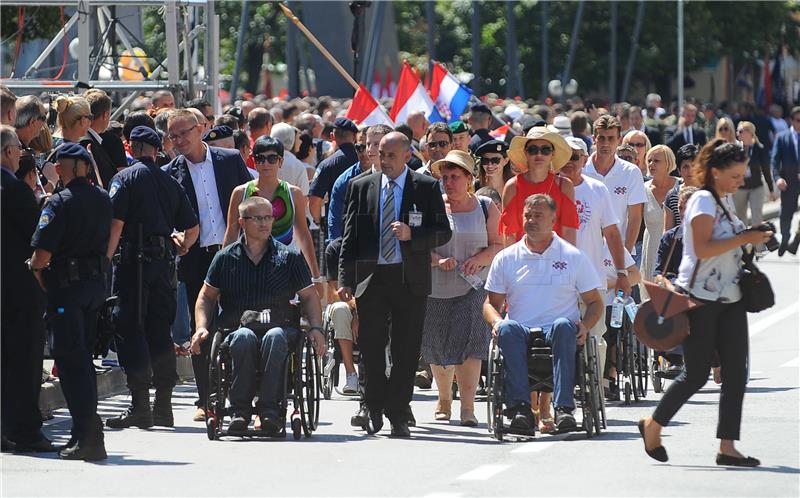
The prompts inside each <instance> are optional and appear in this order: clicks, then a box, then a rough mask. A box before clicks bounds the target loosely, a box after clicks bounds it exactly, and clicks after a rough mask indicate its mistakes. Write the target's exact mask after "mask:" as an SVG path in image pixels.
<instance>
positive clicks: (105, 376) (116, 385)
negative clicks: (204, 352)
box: [39, 356, 194, 413]
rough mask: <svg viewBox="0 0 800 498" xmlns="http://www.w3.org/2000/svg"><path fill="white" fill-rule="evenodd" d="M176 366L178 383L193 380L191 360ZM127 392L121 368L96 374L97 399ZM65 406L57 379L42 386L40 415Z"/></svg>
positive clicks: (184, 360)
mask: <svg viewBox="0 0 800 498" xmlns="http://www.w3.org/2000/svg"><path fill="white" fill-rule="evenodd" d="M177 366H178V382H179V383H184V382H187V381H191V380H194V372H193V371H192V360H191V359H189V358H187V357H184V356H181V357H178V358H177ZM127 391H128V387H127V385H126V383H125V373H124V372H123V371H122V369H121V368H119V367H115V368H112V369H111V370H108V371H107V372H103V373H98V374H97V399H103V398H109V397H111V396H115V395H117V394H122V393H126V392H127ZM66 406H67V402H66V401H65V400H64V393H63V392H62V390H61V382H60V381H59V380H58V379H56V380H54V381H52V382H45V383H44V384H42V391H41V393H40V394H39V410H41V411H42V413H47V412H49V411H53V410H58V409H59V408H64V407H66Z"/></svg>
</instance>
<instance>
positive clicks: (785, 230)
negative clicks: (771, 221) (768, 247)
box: [781, 182, 800, 243]
mask: <svg viewBox="0 0 800 498" xmlns="http://www.w3.org/2000/svg"><path fill="white" fill-rule="evenodd" d="M787 183H788V185H786V190H784V191H783V192H781V241H786V242H787V243H788V242H789V237H790V234H791V233H792V226H791V225H792V217H793V216H794V212H795V211H797V196H798V195H800V182H787Z"/></svg>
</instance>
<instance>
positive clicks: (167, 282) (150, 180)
mask: <svg viewBox="0 0 800 498" xmlns="http://www.w3.org/2000/svg"><path fill="white" fill-rule="evenodd" d="M139 128H144V130H139ZM131 141H133V142H135V141H141V142H144V143H151V145H154V146H160V140H159V139H158V136H157V135H156V134H155V132H154V131H153V130H151V129H150V128H146V127H137V128H135V129H134V130H133V131H132V132H131ZM109 195H110V197H111V204H112V206H113V209H114V219H116V220H120V221H123V222H124V225H123V228H122V236H121V239H120V245H119V253H118V255H117V256H115V258H114V277H113V283H112V292H113V294H115V295H116V296H117V297H118V301H117V304H116V305H115V307H114V310H113V315H112V316H113V322H114V328H115V331H116V336H117V338H116V345H117V353H118V355H119V361H120V365H121V366H122V368H123V370H124V371H125V374H126V376H127V384H128V388H129V389H130V391H131V393H132V396H133V404H132V407H131V408H130V409H129V410H128V411H127V412H125V413H123V414H122V415H120V416H119V417H115V418H111V419H108V420H107V421H106V424H107V425H108V426H109V427H115V428H119V427H130V426H131V425H137V426H139V427H142V426H146V427H149V426H151V425H153V423H154V422H155V424H156V425H164V426H172V425H173V418H172V406H171V399H170V398H171V395H172V388H173V387H174V386H175V383H176V382H177V379H178V374H177V370H176V360H175V349H174V343H173V340H172V336H171V333H170V327H171V325H172V321H173V320H174V319H175V311H176V289H177V280H176V278H175V250H174V243H173V242H172V240H171V237H170V235H171V234H172V231H173V228H174V229H177V230H178V231H183V230H186V229H188V228H192V227H194V226H196V225H197V223H198V221H197V216H196V215H195V213H194V211H193V210H192V206H191V204H190V203H189V199H188V198H187V197H186V193H185V192H184V191H183V188H182V187H181V186H180V184H178V182H177V181H176V180H175V179H174V178H172V177H171V176H170V175H169V174H168V173H166V172H164V171H162V170H161V169H160V168H159V167H158V165H156V163H155V162H154V161H153V160H152V159H150V158H147V157H142V158H140V159H139V160H138V161H137V162H136V163H134V164H133V165H132V166H130V167H128V168H126V169H124V170H122V171H120V172H119V173H117V174H116V175H115V176H114V178H112V180H111V184H110V187H109ZM140 237H141V238H140ZM140 259H141V282H139V278H140V277H139V260H140ZM140 285H141V290H140V288H139V286H140ZM140 292H141V294H140ZM140 298H141V303H140V301H139V300H140ZM151 371H152V374H151ZM151 383H152V384H153V385H154V386H155V388H156V400H155V406H154V407H153V410H154V413H152V415H151V410H150V404H149V388H150V385H151ZM131 416H133V418H131Z"/></svg>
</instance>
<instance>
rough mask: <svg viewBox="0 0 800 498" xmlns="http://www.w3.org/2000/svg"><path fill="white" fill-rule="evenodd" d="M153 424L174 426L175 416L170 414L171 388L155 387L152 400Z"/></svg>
mask: <svg viewBox="0 0 800 498" xmlns="http://www.w3.org/2000/svg"><path fill="white" fill-rule="evenodd" d="M153 425H157V426H159V427H174V426H175V417H174V415H173V414H172V389H156V399H155V401H154V402H153Z"/></svg>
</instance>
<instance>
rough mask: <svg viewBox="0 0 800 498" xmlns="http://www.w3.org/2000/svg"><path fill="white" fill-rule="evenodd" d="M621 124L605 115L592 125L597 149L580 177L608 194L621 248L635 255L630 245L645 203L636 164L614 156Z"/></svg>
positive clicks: (637, 228)
mask: <svg viewBox="0 0 800 498" xmlns="http://www.w3.org/2000/svg"><path fill="white" fill-rule="evenodd" d="M620 130H621V125H620V123H619V121H618V120H617V118H615V117H614V116H610V115H608V114H606V115H603V116H600V117H599V118H598V119H597V121H595V122H594V143H595V144H596V148H597V150H596V151H595V153H594V154H592V155H591V157H589V161H588V162H587V163H586V166H585V168H584V175H585V176H589V177H592V178H595V179H597V180H600V181H601V182H603V184H604V185H605V186H606V188H607V189H608V191H609V193H610V194H611V204H612V206H614V212H615V213H616V215H617V219H618V220H619V232H620V234H621V235H622V240H623V245H624V246H625V248H626V249H627V250H628V252H630V253H631V254H635V251H634V245H635V244H636V237H637V236H638V235H639V226H640V225H641V223H642V210H643V208H644V203H645V202H646V201H647V198H646V197H645V191H644V181H643V180H642V173H641V171H640V170H639V168H638V167H636V165H634V164H631V163H629V162H627V161H623V160H622V159H620V158H619V157H617V155H616V150H617V146H618V145H619V143H620V139H621V137H620Z"/></svg>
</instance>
